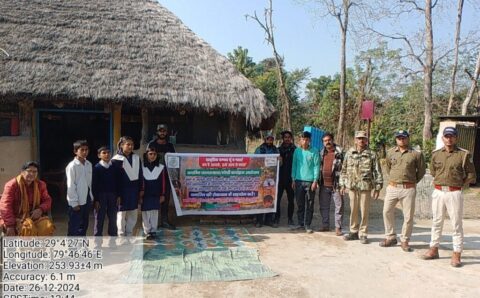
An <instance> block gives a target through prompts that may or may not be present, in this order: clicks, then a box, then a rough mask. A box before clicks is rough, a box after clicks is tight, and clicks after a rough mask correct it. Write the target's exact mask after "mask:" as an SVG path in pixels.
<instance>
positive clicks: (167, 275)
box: [126, 227, 277, 284]
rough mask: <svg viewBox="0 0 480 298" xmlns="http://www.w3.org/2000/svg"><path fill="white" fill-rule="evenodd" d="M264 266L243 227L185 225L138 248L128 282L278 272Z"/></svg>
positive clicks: (213, 278) (226, 278)
mask: <svg viewBox="0 0 480 298" xmlns="http://www.w3.org/2000/svg"><path fill="white" fill-rule="evenodd" d="M276 275H277V274H275V273H274V272H273V271H271V270H270V269H269V268H268V267H266V266H264V265H263V264H262V263H261V262H260V260H259V255H258V251H257V249H256V248H255V244H254V240H253V238H252V237H251V236H250V234H249V233H248V231H247V230H246V229H244V228H229V227H225V228H208V227H185V228H182V229H178V230H175V231H169V230H159V231H158V233H157V240H156V241H154V242H147V243H146V244H145V245H144V246H143V248H142V247H139V248H137V251H135V252H134V257H133V260H132V262H131V268H130V271H129V274H128V276H127V277H126V282H128V283H146V284H148V283H150V284H153V283H172V282H173V283H175V282H199V281H232V280H245V279H255V278H263V277H272V276H276Z"/></svg>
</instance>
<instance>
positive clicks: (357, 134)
mask: <svg viewBox="0 0 480 298" xmlns="http://www.w3.org/2000/svg"><path fill="white" fill-rule="evenodd" d="M366 137H367V133H366V132H365V131H363V130H358V131H356V132H355V138H366Z"/></svg>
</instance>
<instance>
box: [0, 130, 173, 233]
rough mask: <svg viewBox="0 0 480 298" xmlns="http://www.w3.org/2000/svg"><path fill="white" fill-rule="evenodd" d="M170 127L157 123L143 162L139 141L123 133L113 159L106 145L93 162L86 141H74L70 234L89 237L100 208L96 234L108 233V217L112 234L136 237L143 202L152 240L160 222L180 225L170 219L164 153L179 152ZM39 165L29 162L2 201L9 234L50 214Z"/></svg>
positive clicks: (2, 215) (69, 184) (69, 167)
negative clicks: (170, 139) (91, 222)
mask: <svg viewBox="0 0 480 298" xmlns="http://www.w3.org/2000/svg"><path fill="white" fill-rule="evenodd" d="M167 136H168V128H167V126H166V125H164V124H160V125H158V126H157V134H156V137H155V139H154V140H152V141H151V142H150V143H149V144H148V145H147V149H146V151H145V153H144V155H143V160H142V159H141V158H140V156H138V155H137V154H135V153H134V152H133V149H134V141H133V139H132V138H131V137H128V136H123V137H121V138H120V140H119V141H118V144H117V148H118V149H117V152H116V154H115V155H114V156H113V157H112V156H111V152H110V149H109V148H108V147H106V146H102V147H100V148H98V151H97V153H98V158H99V162H98V163H97V164H96V165H95V166H92V164H91V162H90V161H88V160H87V156H88V153H89V150H90V148H89V145H88V142H87V141H86V140H78V141H75V142H74V143H73V153H74V155H75V157H74V159H73V160H72V161H71V162H70V163H69V164H68V165H67V167H66V168H65V173H66V177H67V198H66V199H67V202H68V218H69V219H68V231H67V236H86V234H87V230H88V226H89V214H90V211H91V209H92V205H93V209H94V216H95V225H94V236H102V235H103V227H104V221H105V218H106V217H108V229H107V230H108V235H109V236H131V235H132V232H133V229H134V227H135V224H136V223H137V215H138V206H140V208H141V211H142V225H143V230H144V233H145V235H146V238H147V239H154V238H155V232H156V231H157V229H158V226H159V225H158V219H159V211H160V213H161V216H160V226H161V227H163V228H168V229H175V226H174V225H173V224H171V223H170V222H169V220H168V204H169V201H168V199H169V198H170V192H171V190H170V189H171V188H170V184H169V183H168V173H167V170H166V168H165V160H164V156H165V154H166V153H167V152H175V148H174V146H173V144H171V143H170V142H168V139H167ZM38 170H39V165H38V164H37V163H36V162H33V161H32V162H27V163H26V164H25V165H24V166H23V167H22V172H21V174H20V175H19V176H18V177H16V178H15V179H12V180H11V181H9V182H8V183H7V184H6V185H5V190H4V192H3V195H2V198H1V200H0V218H2V219H3V220H2V221H3V223H2V224H3V226H5V227H6V234H7V236H15V235H18V234H19V227H20V225H19V223H21V222H22V221H24V220H25V218H31V219H32V220H36V219H37V218H39V217H40V216H41V215H43V214H46V213H47V212H48V211H49V210H50V208H51V203H52V199H51V197H50V195H49V194H48V191H47V188H46V184H45V183H44V182H43V181H41V180H39V179H38V178H37V176H38Z"/></svg>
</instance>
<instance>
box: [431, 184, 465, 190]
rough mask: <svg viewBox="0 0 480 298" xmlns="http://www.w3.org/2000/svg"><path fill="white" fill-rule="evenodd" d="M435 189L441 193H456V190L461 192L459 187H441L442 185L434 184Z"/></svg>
mask: <svg viewBox="0 0 480 298" xmlns="http://www.w3.org/2000/svg"><path fill="white" fill-rule="evenodd" d="M435 189H438V190H441V191H457V190H462V188H461V187H460V186H443V185H437V184H435Z"/></svg>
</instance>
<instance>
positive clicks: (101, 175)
mask: <svg viewBox="0 0 480 298" xmlns="http://www.w3.org/2000/svg"><path fill="white" fill-rule="evenodd" d="M92 192H93V197H94V202H98V203H99V205H100V208H99V209H98V210H94V214H95V226H94V231H93V233H94V235H95V236H103V223H104V221H105V216H108V236H117V234H118V230H117V212H118V208H117V186H116V179H115V169H114V167H112V163H111V162H108V163H107V162H105V161H103V160H100V162H98V163H97V164H96V165H95V167H94V168H93V177H92Z"/></svg>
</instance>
